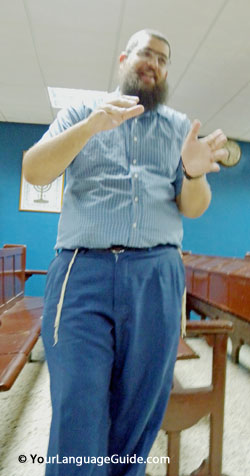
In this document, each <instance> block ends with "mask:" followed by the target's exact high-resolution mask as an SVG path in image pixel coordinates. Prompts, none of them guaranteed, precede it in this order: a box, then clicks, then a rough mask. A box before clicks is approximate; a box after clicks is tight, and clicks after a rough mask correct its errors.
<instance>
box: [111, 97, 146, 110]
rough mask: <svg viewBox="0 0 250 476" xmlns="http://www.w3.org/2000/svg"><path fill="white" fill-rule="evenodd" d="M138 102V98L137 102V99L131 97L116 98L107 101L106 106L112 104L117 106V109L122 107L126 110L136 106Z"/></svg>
mask: <svg viewBox="0 0 250 476" xmlns="http://www.w3.org/2000/svg"><path fill="white" fill-rule="evenodd" d="M138 101H139V98H138V100H137V98H134V97H132V96H130V97H129V96H127V97H122V96H121V97H119V98H116V99H113V100H112V101H109V103H108V104H112V105H113V106H117V107H124V108H127V107H133V106H136V104H137V103H138Z"/></svg>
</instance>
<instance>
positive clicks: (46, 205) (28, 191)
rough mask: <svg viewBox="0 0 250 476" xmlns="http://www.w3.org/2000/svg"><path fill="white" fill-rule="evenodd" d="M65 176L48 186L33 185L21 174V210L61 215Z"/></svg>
mask: <svg viewBox="0 0 250 476" xmlns="http://www.w3.org/2000/svg"><path fill="white" fill-rule="evenodd" d="M63 187H64V174H63V175H61V176H60V177H58V178H57V179H56V180H54V181H53V182H52V183H50V184H48V185H31V184H30V183H28V182H27V181H26V180H25V178H24V176H23V169H22V172H21V185H20V199H19V210H20V211H27V212H47V213H48V212H49V213H60V212H61V209H62V200H63Z"/></svg>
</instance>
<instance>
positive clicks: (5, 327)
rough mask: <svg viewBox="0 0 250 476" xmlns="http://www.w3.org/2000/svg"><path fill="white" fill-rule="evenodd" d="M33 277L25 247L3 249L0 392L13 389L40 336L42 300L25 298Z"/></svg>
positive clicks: (0, 257) (0, 269)
mask: <svg viewBox="0 0 250 476" xmlns="http://www.w3.org/2000/svg"><path fill="white" fill-rule="evenodd" d="M45 273H46V271H42V272H38V274H45ZM31 274H34V273H33V272H32V271H30V272H26V246H24V245H5V246H4V248H1V249H0V391H6V390H9V389H10V388H11V387H12V385H13V383H14V382H15V380H16V378H17V376H18V375H19V373H20V372H21V370H22V368H23V367H24V365H25V363H26V362H27V361H28V359H29V356H30V353H31V351H32V349H33V347H34V345H35V343H36V342H37V340H38V337H39V335H40V330H41V316H42V309H43V299H42V298H41V297H28V296H25V295H24V291H25V281H26V279H27V275H28V276H31Z"/></svg>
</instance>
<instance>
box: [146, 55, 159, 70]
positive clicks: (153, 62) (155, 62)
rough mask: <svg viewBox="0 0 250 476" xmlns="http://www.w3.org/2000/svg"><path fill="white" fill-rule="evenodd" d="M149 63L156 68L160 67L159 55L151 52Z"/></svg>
mask: <svg viewBox="0 0 250 476" xmlns="http://www.w3.org/2000/svg"><path fill="white" fill-rule="evenodd" d="M148 64H150V65H151V66H153V67H154V68H158V56H156V55H154V54H151V55H150V57H149V58H148Z"/></svg>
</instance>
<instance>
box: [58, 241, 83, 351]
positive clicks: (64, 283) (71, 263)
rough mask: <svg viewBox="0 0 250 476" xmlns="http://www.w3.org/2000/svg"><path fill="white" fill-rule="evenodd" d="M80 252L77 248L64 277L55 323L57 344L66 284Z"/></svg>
mask: <svg viewBox="0 0 250 476" xmlns="http://www.w3.org/2000/svg"><path fill="white" fill-rule="evenodd" d="M77 253H78V248H77V249H76V250H75V252H74V255H73V257H72V259H71V261H70V263H69V266H68V269H67V273H66V275H65V278H64V281H63V285H62V289H61V295H60V299H59V302H58V304H57V313H56V317H55V323H54V329H55V330H54V345H56V344H57V342H58V330H59V324H60V318H61V312H62V307H63V301H64V295H65V291H66V286H67V282H68V279H69V275H70V270H71V268H72V265H73V263H74V261H75V258H76V255H77Z"/></svg>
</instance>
